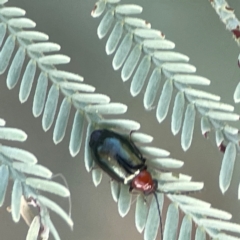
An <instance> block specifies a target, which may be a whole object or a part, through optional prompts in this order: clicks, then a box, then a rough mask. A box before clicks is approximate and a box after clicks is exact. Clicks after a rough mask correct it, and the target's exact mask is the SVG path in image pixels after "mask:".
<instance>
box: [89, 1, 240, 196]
mask: <svg viewBox="0 0 240 240" xmlns="http://www.w3.org/2000/svg"><path fill="white" fill-rule="evenodd" d="M118 2H120V1H105V0H104V1H103V0H100V1H98V2H97V3H96V5H95V7H94V9H93V11H92V16H93V17H99V16H100V15H101V14H102V13H103V12H104V11H105V14H104V16H103V18H102V20H101V22H100V24H99V26H98V30H97V34H98V37H99V38H100V39H101V38H103V37H105V36H106V35H107V34H108V32H109V31H110V29H111V27H112V25H114V26H113V28H112V31H111V33H110V34H109V36H108V40H107V43H106V53H107V54H112V53H114V52H115V54H114V57H113V62H112V65H113V68H114V70H118V69H120V68H121V67H122V70H121V77H122V80H123V81H127V80H128V79H130V77H132V82H131V87H130V92H131V95H132V96H136V95H137V94H139V93H140V91H141V90H142V89H143V87H144V84H145V82H146V81H147V78H149V81H148V83H147V86H146V89H145V93H144V107H145V109H147V110H151V109H152V108H153V105H154V103H155V101H156V99H157V96H158V92H159V90H160V84H161V81H163V80H165V81H164V83H163V88H162V93H161V95H160V97H159V101H158V104H157V109H156V118H157V120H158V122H159V123H161V122H162V121H163V120H164V119H165V118H166V116H167V114H168V112H169V106H170V102H171V100H172V98H173V96H172V95H173V90H174V88H175V89H176V90H177V91H178V93H177V94H176V97H175V100H174V106H173V111H172V121H171V130H172V133H173V134H174V135H176V134H178V133H179V132H180V129H181V127H182V133H181V146H182V148H183V150H184V151H186V150H188V149H189V147H190V146H191V143H192V138H193V132H194V125H195V118H196V113H197V112H198V113H199V114H200V115H201V130H202V134H203V136H204V137H207V135H208V133H209V132H210V131H212V130H213V131H215V135H216V143H217V147H218V148H220V150H221V151H223V152H224V150H225V147H226V146H227V149H228V148H231V149H232V148H234V149H235V150H236V151H238V143H239V135H238V129H237V128H234V127H231V126H230V125H229V124H228V123H227V121H238V120H239V115H238V114H235V113H233V110H234V107H233V106H231V105H229V104H225V103H221V102H219V100H220V97H219V96H217V95H214V94H212V93H208V92H205V91H201V90H198V89H195V88H193V87H192V85H193V86H194V85H209V84H210V80H208V79H207V78H205V77H201V76H197V75H194V74H193V73H194V72H195V71H196V68H195V67H194V66H192V65H190V64H189V63H188V61H189V58H188V57H187V56H186V55H183V54H181V53H177V52H174V51H172V49H174V47H175V44H174V43H173V42H171V41H169V40H166V39H165V36H164V35H163V34H162V33H161V32H160V31H158V30H155V29H151V25H150V23H148V22H147V21H145V20H143V19H139V18H135V17H129V15H133V14H139V13H141V11H142V8H141V7H140V6H138V5H131V4H125V5H124V4H123V5H119V4H116V3H118ZM228 158H229V151H226V152H225V154H224V158H223V163H222V168H221V173H220V178H219V185H220V189H221V190H222V192H223V193H224V192H225V191H226V190H227V189H228V187H229V185H230V182H231V179H232V168H226V167H225V164H224V162H225V161H224V159H228ZM235 158H236V154H235V155H234V154H232V155H231V158H230V159H231V160H232V161H231V162H232V164H231V166H234V161H235Z"/></svg>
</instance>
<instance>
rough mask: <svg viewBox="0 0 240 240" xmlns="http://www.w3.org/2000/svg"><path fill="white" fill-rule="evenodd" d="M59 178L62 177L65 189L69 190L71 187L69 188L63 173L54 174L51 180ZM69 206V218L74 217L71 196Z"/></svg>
mask: <svg viewBox="0 0 240 240" xmlns="http://www.w3.org/2000/svg"><path fill="white" fill-rule="evenodd" d="M57 177H60V178H61V179H62V180H63V182H64V185H65V187H66V188H67V189H68V190H69V186H68V183H67V180H66V178H65V177H64V175H63V174H62V173H57V174H54V175H53V176H52V178H51V179H53V178H57ZM68 206H69V209H68V216H69V217H71V215H72V199H71V195H69V197H68Z"/></svg>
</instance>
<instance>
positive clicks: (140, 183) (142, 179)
mask: <svg viewBox="0 0 240 240" xmlns="http://www.w3.org/2000/svg"><path fill="white" fill-rule="evenodd" d="M131 188H132V189H135V190H138V191H142V192H143V193H144V194H146V195H148V194H151V193H153V192H155V190H156V188H157V185H156V182H155V181H154V180H153V179H152V175H151V174H150V173H149V172H148V171H147V170H142V171H141V172H140V173H139V174H138V175H136V177H134V178H133V180H132V182H131Z"/></svg>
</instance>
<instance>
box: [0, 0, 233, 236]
mask: <svg viewBox="0 0 240 240" xmlns="http://www.w3.org/2000/svg"><path fill="white" fill-rule="evenodd" d="M0 1H1V0H0ZM5 2H6V1H4V2H0V3H2V4H3V3H5ZM116 2H118V0H109V3H116ZM99 5H100V6H103V7H104V6H105V2H100V4H99ZM1 10H2V12H1V11H0V12H1V13H0V14H2V15H1V17H0V18H1V21H2V23H1V24H2V32H3V34H2V39H3V40H4V36H5V33H6V30H7V29H8V32H9V36H8V37H7V39H6V40H5V41H3V42H4V44H3V47H2V51H1V53H0V59H2V60H3V59H4V61H1V63H0V68H1V64H2V69H3V70H2V72H4V71H5V70H6V68H7V66H8V65H9V62H10V58H11V54H12V52H13V49H14V47H15V43H16V41H17V42H18V44H19V49H18V51H17V53H16V55H15V57H14V59H13V61H12V63H11V65H10V68H9V72H8V77H7V86H8V87H9V88H13V87H14V86H15V85H16V83H17V81H18V80H19V76H20V73H21V72H24V74H23V78H22V82H21V86H20V93H19V99H20V101H21V102H24V101H26V100H27V98H28V96H29V93H30V91H31V87H32V82H33V80H34V78H35V71H36V68H37V67H38V68H39V69H40V71H41V73H40V75H39V77H38V83H37V87H36V91H35V95H34V102H33V114H34V116H40V115H41V113H42V112H43V118H42V125H43V129H44V130H46V131H47V130H48V129H50V127H51V126H52V124H53V121H54V118H55V115H57V120H56V124H55V126H54V134H53V140H54V142H55V143H59V142H60V141H62V139H63V138H64V136H65V131H66V127H67V123H68V118H69V113H70V109H71V106H72V105H73V106H74V107H75V108H76V112H75V117H74V121H73V125H72V131H71V137H70V143H69V149H70V153H71V155H72V156H75V155H76V154H77V153H78V152H79V150H80V146H81V142H82V139H83V123H84V119H85V118H87V120H88V122H89V125H88V128H87V137H86V140H85V158H84V159H85V166H86V169H87V171H92V178H93V182H94V184H95V185H96V186H97V185H98V184H100V182H101V179H102V170H101V169H98V168H96V166H95V167H94V161H93V159H92V156H91V154H90V151H89V148H88V145H89V136H90V134H91V132H92V131H93V130H94V129H95V128H111V129H115V130H118V131H124V133H125V134H128V133H129V132H130V131H132V130H138V129H139V127H140V124H139V123H137V122H135V121H131V120H128V119H126V120H124V119H104V118H103V115H105V114H122V113H124V112H125V111H126V109H127V107H126V106H125V105H123V104H121V103H109V102H110V99H109V97H108V96H106V95H102V94H97V93H94V90H95V88H94V87H93V86H90V85H87V84H82V83H79V81H82V80H83V79H82V77H80V76H79V75H76V74H73V73H69V72H65V71H60V70H57V69H56V67H55V65H56V64H63V63H68V62H69V60H70V59H69V57H67V56H64V55H60V54H57V55H48V56H44V55H43V53H44V52H52V51H58V50H59V49H60V46H59V45H57V44H55V43H48V42H44V43H35V42H33V41H46V40H47V39H48V37H47V36H46V35H45V34H43V33H39V32H35V31H24V30H23V29H22V28H24V27H34V26H35V24H34V23H33V22H32V21H31V20H26V19H25V18H24V19H22V18H21V16H23V15H24V14H25V11H24V10H22V9H19V8H8V7H5V6H4V5H1ZM140 10H141V8H139V7H138V6H135V5H131V8H130V10H129V8H128V7H124V6H123V7H119V8H118V13H119V14H125V13H138V12H140ZM96 11H99V9H98V8H97V9H96ZM100 12H101V11H100ZM19 17H20V18H19ZM10 20H11V24H15V25H14V27H13V26H11V25H10V24H9V21H10ZM128 22H129V23H131V24H132V25H134V24H135V25H138V24H144V22H143V21H142V20H136V19H131V18H129V19H128ZM146 25H149V24H146ZM0 30H1V29H0ZM0 32H1V31H0ZM136 32H137V34H138V36H139V39H140V38H142V37H144V36H146V34H147V35H148V34H151V36H153V37H155V36H160V37H162V34H160V33H159V32H158V31H151V32H146V31H141V30H139V31H136ZM126 41H129V39H128V38H127V39H126ZM164 41H165V40H164ZM113 42H114V41H112V42H110V43H109V49H112V47H111V44H112V43H113ZM149 44H151V42H149ZM154 44H155V43H154ZM163 44H166V45H167V46H169V44H170V45H173V44H172V43H171V42H166V41H165V42H164V43H163ZM168 48H169V47H168ZM119 54H121V53H119ZM26 55H27V56H28V57H29V58H30V60H29V62H28V65H27V67H26V69H25V70H22V66H23V63H24V61H25V56H26ZM170 55H171V54H170ZM156 56H157V55H156ZM171 56H172V57H174V58H176V59H181V60H182V59H185V60H186V57H185V56H183V55H182V54H173V55H171ZM165 57H167V58H168V56H165ZM120 59H121V58H118V59H117V60H116V63H117V62H118V61H119V60H120ZM144 61H146V62H147V63H148V62H149V61H148V59H145V60H144ZM179 67H182V68H184V69H190V70H191V69H192V70H193V69H194V67H192V66H189V65H187V64H182V65H177V66H174V65H171V64H170V65H167V64H166V65H165V70H166V72H167V71H170V72H171V69H172V68H173V69H176V68H178V69H179ZM190 70H189V71H190ZM192 70H191V71H192ZM156 74H158V72H157V71H156ZM186 78H188V77H186ZM176 79H178V81H179V82H181V81H182V80H181V76H179V77H176ZM188 79H189V80H188V81H190V82H191V83H192V82H196V81H197V82H199V81H200V82H203V83H208V82H209V81H208V80H206V79H204V78H202V77H190V78H188ZM48 80H50V82H51V83H52V86H51V88H50V91H49V92H48V93H47V86H48ZM68 80H70V81H68ZM185 83H186V82H184V84H185ZM181 84H182V83H179V85H181ZM165 88H166V89H168V90H166V91H167V92H168V91H169V90H170V91H171V88H172V84H171V82H170V81H168V85H166V87H165ZM184 91H189V92H188V97H189V98H190V96H195V95H197V96H199V95H200V97H202V96H207V98H210V99H213V100H218V97H216V96H215V95H212V94H207V93H205V92H201V91H198V90H191V89H185V90H184ZM60 92H62V94H63V95H64V99H63V102H62V104H61V107H60V110H59V112H58V113H57V103H58V99H59V94H60ZM182 94H185V95H186V94H187V93H186V92H183V93H182ZM149 96H150V95H149ZM183 98H184V95H183ZM205 98H206V97H205ZM210 103H211V102H210ZM202 104H203V103H202ZM212 104H216V103H215V102H213V103H212ZM220 105H221V104H220ZM192 106H193V105H192ZM223 106H224V107H226V108H230V109H231V108H232V107H231V106H228V105H223ZM191 109H192V108H190V109H189V112H190V113H191ZM217 109H218V108H217ZM220 109H221V108H220ZM216 115H217V113H216ZM234 116H235V115H232V117H234ZM228 117H231V116H228ZM204 126H206V124H205V125H204ZM221 130H222V129H221ZM5 136H8V134H5ZM133 140H134V141H135V142H136V143H137V142H141V143H148V142H151V141H152V137H151V136H149V135H146V134H143V133H133ZM140 150H141V152H142V153H143V154H144V155H146V156H148V162H147V164H148V169H149V170H150V171H151V173H152V176H153V177H154V178H155V179H157V180H158V182H159V191H161V192H162V193H159V194H158V199H159V201H160V206H162V205H163V193H164V194H166V195H168V194H169V193H171V192H172V191H173V192H174V193H179V195H172V194H171V195H169V196H170V197H171V198H173V197H175V198H174V200H172V199H171V198H170V197H169V199H170V200H171V201H172V204H171V205H170V207H169V209H170V210H171V211H170V210H169V213H168V215H167V219H166V223H165V228H164V238H165V240H166V239H170V238H169V237H170V234H171V232H170V231H169V223H168V222H171V219H172V218H173V216H175V215H176V214H177V212H178V208H177V207H175V206H179V208H181V210H182V211H183V213H185V215H186V218H184V221H183V225H182V227H181V231H180V236H185V232H184V231H185V229H187V227H185V226H189V224H190V222H191V218H192V219H193V221H194V222H195V223H196V224H197V226H199V229H200V230H201V231H200V230H198V235H197V237H198V239H204V238H203V237H204V236H205V233H208V235H210V236H211V237H212V236H213V232H214V231H210V230H211V229H210V230H209V224H208V223H207V222H206V221H205V222H203V221H204V220H205V219H206V218H205V216H213V217H214V213H215V214H216V211H217V210H209V208H210V204H207V203H205V204H204V203H202V202H201V201H200V200H197V199H193V198H191V197H187V196H182V195H180V193H181V192H182V191H198V190H200V189H202V187H203V183H198V182H192V181H191V177H190V176H187V175H183V174H179V176H176V175H175V174H173V173H172V172H166V173H163V172H162V171H159V170H157V168H161V169H162V168H166V169H168V168H180V167H181V166H182V165H183V162H182V161H180V160H176V159H172V158H169V154H170V153H169V152H168V151H166V150H164V149H158V148H154V147H149V146H147V147H141V148H140ZM9 159H11V158H9ZM30 159H31V158H30ZM34 161H36V160H32V162H34ZM15 167H16V168H18V169H19V170H20V169H21V165H17V164H15ZM93 167H94V168H93ZM35 168H36V166H35ZM24 169H26V170H25V171H26V173H31V172H32V171H33V170H29V169H28V168H24ZM40 169H41V171H43V172H44V171H46V169H43V168H41V167H40ZM15 171H16V170H15ZM41 171H40V172H41ZM23 179H24V180H22V181H23V182H24V184H25V185H26V186H27V187H28V189H35V188H36V189H39V190H43V191H45V190H48V191H50V192H52V193H57V194H59V195H61V196H68V192H67V191H66V189H65V188H62V187H61V186H59V185H56V184H54V183H52V182H51V181H49V180H40V179H37V180H36V179H35V178H27V179H25V178H23ZM21 184H22V185H23V186H25V185H24V184H23V183H21ZM18 186H19V182H16V187H15V189H18ZM111 191H112V195H113V198H114V200H115V201H117V202H118V210H119V213H120V215H121V216H125V215H126V214H127V213H128V211H129V209H130V207H131V194H130V193H129V189H128V186H126V185H122V184H119V183H117V182H114V181H113V182H112V183H111ZM34 194H35V195H34ZM15 195H16V196H18V195H20V194H19V192H18V191H16V194H15ZM28 197H32V198H33V199H34V197H36V199H37V201H32V204H34V205H35V206H39V204H41V209H42V211H41V212H40V213H41V214H40V216H37V217H36V218H35V219H34V220H33V221H32V224H31V227H30V230H29V233H28V234H29V236H28V238H27V239H36V235H34V233H35V231H36V229H39V226H40V223H42V224H43V225H44V226H48V228H49V229H50V231H51V232H52V234H53V235H54V237H55V239H59V236H58V233H57V231H56V229H55V227H54V226H53V224H52V222H51V220H50V217H49V215H48V214H47V208H49V209H51V210H53V211H56V212H57V213H58V214H59V215H60V216H62V217H63V219H65V220H66V221H67V223H68V224H69V225H72V224H71V221H70V219H69V218H67V215H66V214H65V213H64V212H63V211H61V210H60V208H59V207H58V206H56V204H55V203H53V202H52V201H51V200H49V199H47V198H45V197H44V196H39V195H37V193H35V192H33V193H32V192H31V194H28ZM145 203H146V202H145V198H144V197H143V196H142V195H139V196H138V200H137V205H136V217H135V223H136V226H137V229H138V231H140V232H142V231H143V230H144V229H145V233H144V235H145V236H144V238H145V239H149V240H150V239H151V240H152V239H155V238H156V235H157V232H158V229H159V216H158V214H157V210H156V209H157V204H156V201H154V199H153V200H152V202H151V204H150V206H149V207H148V205H147V204H145ZM201 203H202V205H201ZM185 205H186V206H185ZM199 205H201V206H203V209H200V210H199V209H198V208H197V207H198V206H199ZM43 206H45V207H43ZM183 206H185V207H188V209H187V210H184V208H183ZM191 206H192V207H193V208H192V209H191ZM15 208H16V207H15ZM214 211H215V212H214ZM209 212H210V213H209ZM175 213H176V214H175ZM218 213H219V212H218ZM46 214H47V215H46ZM195 215H196V218H197V217H198V218H197V219H200V220H201V221H200V220H199V221H197V220H196V219H194V218H193V216H194V217H195ZM199 216H200V217H199ZM218 218H221V219H226V220H228V219H230V215H229V214H228V213H225V212H221V214H219V215H218ZM169 219H170V220H169ZM40 220H41V221H40ZM174 220H175V221H176V220H177V218H175V219H174ZM215 224H216V225H215V226H216V229H218V230H217V231H218V233H216V234H219V235H220V234H225V233H224V230H227V231H228V230H230V229H232V228H233V226H236V225H234V224H230V223H229V225H228V226H229V228H228V229H226V228H224V227H223V226H222V225H221V224H220V223H219V222H218V223H215ZM217 225H218V227H217ZM175 227H177V225H175ZM221 230H223V232H222V231H221ZM199 232H200V233H199ZM201 234H202V235H201ZM216 234H215V236H216ZM32 236H33V237H32ZM199 236H200V237H201V236H203V237H202V238H200V237H199ZM226 236H228V237H229V238H231V236H230V235H226ZM46 238H47V237H46ZM181 238H183V237H181Z"/></svg>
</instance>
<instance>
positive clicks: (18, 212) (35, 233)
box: [0, 119, 73, 240]
mask: <svg viewBox="0 0 240 240" xmlns="http://www.w3.org/2000/svg"><path fill="white" fill-rule="evenodd" d="M4 125H5V121H4V120H2V119H1V120H0V139H2V140H10V141H21V142H22V141H25V140H26V138H27V135H26V133H25V132H23V131H22V130H19V129H15V128H7V127H5V126H4ZM0 163H1V164H0V176H1V181H0V206H2V205H3V203H4V199H5V194H6V190H7V186H8V181H9V180H10V179H11V180H13V189H12V196H11V209H10V210H11V214H12V219H13V221H14V222H18V221H19V220H20V216H22V217H23V219H24V220H25V222H26V223H27V224H28V225H29V230H28V234H27V237H26V239H27V240H37V239H38V237H42V238H43V239H48V235H49V231H50V232H51V233H52V235H53V236H54V238H55V239H56V240H57V239H60V237H59V235H58V233H57V230H56V228H55V226H54V225H53V223H52V221H51V218H50V215H49V210H52V211H54V212H55V213H57V214H58V215H59V216H60V217H62V218H63V220H64V221H66V223H67V224H68V225H69V226H70V227H71V228H72V227H73V221H72V219H71V217H70V216H69V215H68V214H67V213H66V212H65V211H64V210H63V209H62V208H61V207H60V206H59V205H57V204H56V203H55V202H53V201H52V200H50V199H48V198H46V197H44V196H43V195H42V193H41V191H46V192H49V193H53V194H56V195H58V196H61V197H69V196H70V192H69V190H68V189H67V188H66V187H64V186H62V185H60V184H59V183H56V182H53V181H52V179H51V178H52V172H51V171H50V170H49V169H47V168H46V167H44V166H41V165H38V164H37V158H36V157H35V156H34V155H33V154H32V153H30V152H28V151H26V150H23V149H19V148H15V147H10V146H5V145H0ZM26 174H27V175H30V176H31V175H33V176H36V177H29V176H26ZM39 177H40V178H39ZM41 178H45V179H41ZM29 206H33V207H36V208H37V209H38V215H37V216H36V217H35V218H34V216H33V214H32V212H31V209H30V208H29Z"/></svg>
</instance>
